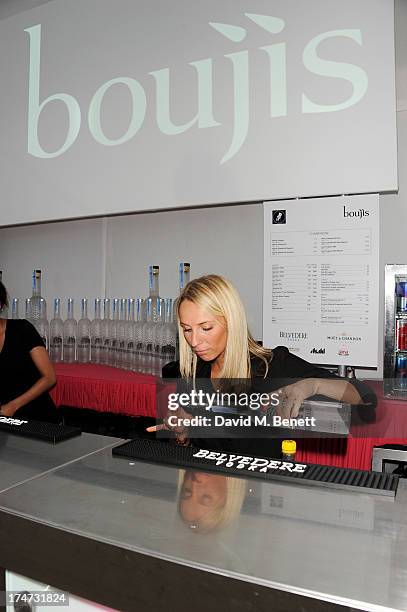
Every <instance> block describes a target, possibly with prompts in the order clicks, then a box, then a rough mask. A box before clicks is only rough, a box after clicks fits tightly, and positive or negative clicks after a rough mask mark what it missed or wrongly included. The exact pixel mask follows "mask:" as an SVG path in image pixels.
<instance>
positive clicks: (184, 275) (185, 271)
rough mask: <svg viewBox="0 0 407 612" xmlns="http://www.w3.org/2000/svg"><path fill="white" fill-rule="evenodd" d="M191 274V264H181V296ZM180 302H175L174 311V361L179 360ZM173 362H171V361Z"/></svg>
mask: <svg viewBox="0 0 407 612" xmlns="http://www.w3.org/2000/svg"><path fill="white" fill-rule="evenodd" d="M190 272H191V264H189V263H186V262H181V263H180V264H179V295H181V293H182V292H183V290H184V288H185V287H186V285H187V284H188V283H189V277H190ZM178 300H179V298H177V299H176V300H175V302H174V307H173V309H172V321H173V323H174V325H175V355H174V359H179V333H178V320H177V313H178ZM169 361H171V360H169Z"/></svg>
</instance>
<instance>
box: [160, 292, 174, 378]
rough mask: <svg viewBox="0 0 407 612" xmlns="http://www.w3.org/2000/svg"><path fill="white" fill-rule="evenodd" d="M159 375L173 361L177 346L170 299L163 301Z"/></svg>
mask: <svg viewBox="0 0 407 612" xmlns="http://www.w3.org/2000/svg"><path fill="white" fill-rule="evenodd" d="M161 333H162V338H161V355H160V358H161V359H160V360H161V363H160V366H161V369H160V374H161V370H162V368H163V367H164V365H165V364H166V363H169V362H170V361H174V359H175V354H176V346H177V326H176V325H175V323H174V321H173V301H172V299H171V298H167V299H166V300H165V316H164V324H163V326H162V332H161Z"/></svg>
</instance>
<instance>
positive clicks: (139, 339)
mask: <svg viewBox="0 0 407 612" xmlns="http://www.w3.org/2000/svg"><path fill="white" fill-rule="evenodd" d="M144 310H145V306H144V299H143V298H136V301H135V314H134V325H133V330H132V339H133V354H132V356H131V369H132V370H133V371H134V372H137V371H139V372H141V371H142V361H143V327H144V322H145V321H144V316H145V315H144Z"/></svg>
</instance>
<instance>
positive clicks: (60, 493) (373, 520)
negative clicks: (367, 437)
mask: <svg viewBox="0 0 407 612" xmlns="http://www.w3.org/2000/svg"><path fill="white" fill-rule="evenodd" d="M110 441H111V439H110ZM24 443H25V441H24ZM35 444H36V443H34V442H33V445H35ZM111 446H112V445H111ZM111 446H110V447H109V448H102V449H100V450H97V451H96V452H92V454H87V456H84V457H82V458H77V459H76V460H73V461H71V462H69V463H66V462H65V464H62V465H61V466H60V467H54V468H51V469H49V470H48V471H47V473H44V474H43V475H38V476H37V477H35V478H33V479H31V480H27V481H26V482H22V483H21V484H17V485H16V486H14V487H12V488H8V490H6V491H3V492H2V493H0V538H1V543H2V545H1V547H0V566H2V567H3V568H6V569H10V570H11V571H14V572H17V573H19V574H22V575H25V576H28V577H31V578H33V579H36V580H39V581H41V582H45V583H49V584H51V585H52V586H54V587H57V588H60V589H62V590H65V591H67V592H70V593H73V594H76V595H78V596H81V597H84V598H87V599H90V600H93V601H97V602H99V603H102V604H104V605H107V606H111V607H112V608H114V609H119V610H145V609H151V610H154V611H160V610H166V611H168V610H181V611H182V610H190V609H192V610H194V612H199V611H201V610H202V611H203V610H205V611H206V612H207V610H208V609H210V610H211V612H217V611H218V610H219V611H220V610H222V612H224V610H234V611H235V610H236V611H238V612H240V611H243V610H246V611H247V610H252V611H256V612H262V611H263V610H264V611H266V610H267V611H269V610H273V612H278V611H280V610H281V611H282V610H284V611H289V610H296V611H297V610H302V611H305V612H311V611H312V612H315V611H317V612H319V611H320V612H322V611H324V612H326V611H327V610H328V611H329V610H345V609H349V608H353V609H360V610H370V611H379V610H383V612H384V610H406V609H407V589H406V584H407V481H403V480H400V484H399V488H398V491H397V495H396V497H395V498H389V497H384V496H380V495H369V494H366V493H355V492H348V491H340V490H332V489H325V488H323V487H319V486H313V487H308V488H307V487H306V486H303V485H298V484H297V483H293V484H280V483H272V484H270V483H265V482H261V481H259V480H255V479H247V480H246V491H245V497H244V501H243V505H242V507H241V510H240V512H238V513H237V514H236V516H235V517H234V519H233V520H232V521H231V522H230V524H229V525H227V526H226V527H224V528H223V529H221V530H218V531H212V532H210V533H202V532H201V533H199V528H198V529H196V528H194V525H192V526H191V525H189V524H186V523H185V522H184V521H183V520H182V519H181V516H180V513H179V504H178V497H179V490H180V484H179V483H180V478H181V479H182V474H183V471H180V470H179V469H177V468H175V467H168V466H163V465H157V464H152V463H146V462H140V461H135V460H127V459H123V458H116V457H112V453H111ZM56 448H57V450H58V448H61V449H62V448H63V447H62V446H57V447H56ZM3 455H4V457H3V459H4V460H8V463H9V466H11V465H12V464H13V463H16V464H17V463H18V460H19V458H18V457H16V456H15V453H14V454H13V453H10V456H9V457H8V459H7V448H5V449H4V452H3ZM61 463H62V462H61ZM239 481H241V479H239Z"/></svg>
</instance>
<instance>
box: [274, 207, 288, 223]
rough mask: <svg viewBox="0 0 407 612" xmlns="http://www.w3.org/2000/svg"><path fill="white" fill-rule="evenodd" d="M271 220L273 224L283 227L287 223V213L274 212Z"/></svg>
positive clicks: (281, 211)
mask: <svg viewBox="0 0 407 612" xmlns="http://www.w3.org/2000/svg"><path fill="white" fill-rule="evenodd" d="M271 218H272V222H273V224H275V225H283V224H284V223H287V211H285V210H273V212H272V215H271Z"/></svg>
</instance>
